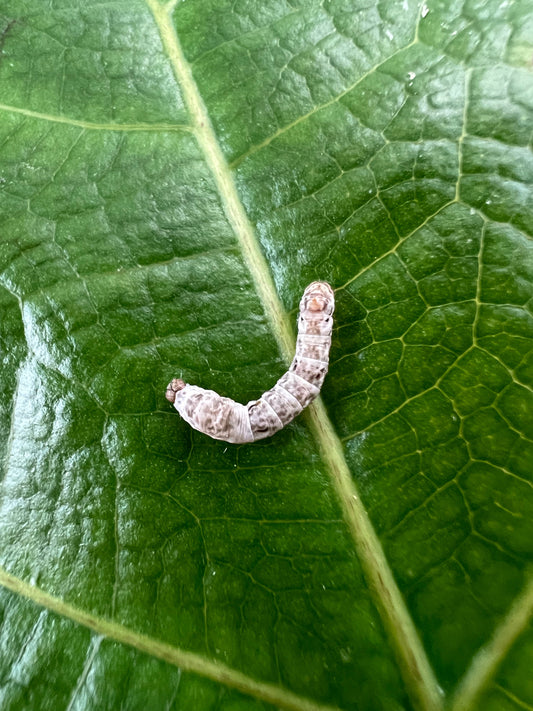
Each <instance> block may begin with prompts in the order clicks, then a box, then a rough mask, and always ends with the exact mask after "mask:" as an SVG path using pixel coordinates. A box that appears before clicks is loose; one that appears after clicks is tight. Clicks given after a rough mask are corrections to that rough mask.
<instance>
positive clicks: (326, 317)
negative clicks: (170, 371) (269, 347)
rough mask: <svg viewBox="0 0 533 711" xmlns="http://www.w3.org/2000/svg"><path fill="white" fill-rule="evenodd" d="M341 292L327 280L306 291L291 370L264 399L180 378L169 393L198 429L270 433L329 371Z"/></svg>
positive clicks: (224, 435)
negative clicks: (245, 398) (238, 398)
mask: <svg viewBox="0 0 533 711" xmlns="http://www.w3.org/2000/svg"><path fill="white" fill-rule="evenodd" d="M334 308H335V297H334V295H333V289H332V288H331V287H330V285H329V284H327V283H326V282H324V281H314V282H312V283H311V284H309V286H308V287H307V289H306V290H305V291H304V293H303V296H302V300H301V301H300V313H299V315H298V339H297V341H296V354H295V356H294V358H293V361H292V363H291V365H290V368H289V370H288V371H287V372H286V373H285V374H284V375H282V376H281V378H280V379H279V380H278V382H277V383H276V384H275V385H274V387H273V388H271V389H270V390H267V392H266V393H263V395H261V397H260V398H259V400H251V401H250V402H249V403H248V404H247V405H241V403H239V402H235V401H234V400H231V399H230V398H228V397H222V396H221V395H219V394H218V393H216V392H214V390H204V388H200V387H198V386H197V385H188V384H187V383H185V382H184V381H183V380H181V379H179V378H175V379H174V380H172V382H171V383H169V385H168V387H167V390H166V393H165V396H166V398H167V400H168V401H169V402H171V403H172V404H173V405H174V407H175V408H176V410H177V411H178V412H179V413H180V415H181V416H182V417H183V419H184V420H185V421H186V422H188V423H189V424H190V425H191V427H194V429H195V430H198V431H200V432H203V433H204V434H206V435H209V436H210V437H212V438H213V439H221V440H224V441H226V442H231V443H233V444H245V443H247V442H255V441H256V440H258V439H264V438H265V437H270V435H273V434H274V433H275V432H278V430H280V429H282V427H285V425H286V424H287V423H288V422H291V420H293V419H294V418H295V417H296V415H298V414H299V413H300V412H301V411H302V410H303V409H304V408H305V407H307V405H309V403H310V402H312V401H313V400H314V399H315V398H316V397H317V395H318V394H319V392H320V388H321V387H322V383H323V382H324V378H325V377H326V373H327V372H328V363H329V349H330V346H331V329H332V326H333V318H332V314H333V310H334Z"/></svg>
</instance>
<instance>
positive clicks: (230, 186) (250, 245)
mask: <svg viewBox="0 0 533 711" xmlns="http://www.w3.org/2000/svg"><path fill="white" fill-rule="evenodd" d="M146 3H147V5H148V7H149V8H150V10H151V12H152V15H153V17H154V19H155V22H156V25H157V27H158V30H159V33H160V36H161V40H162V43H163V47H164V49H165V50H166V52H167V54H168V57H169V60H170V62H171V64H172V68H173V71H174V75H175V77H176V80H177V82H178V85H179V86H180V88H181V91H182V96H183V100H184V101H185V104H186V106H187V109H188V111H189V115H190V117H191V121H192V124H193V127H194V129H195V134H196V138H197V141H198V143H199V146H200V148H201V149H202V151H203V153H204V156H205V159H206V163H207V164H208V166H209V168H210V170H211V173H212V175H213V177H214V180H215V182H216V184H217V188H218V191H219V194H220V198H221V201H222V203H223V206H224V210H225V212H226V216H227V218H228V221H229V223H230V224H231V226H232V228H233V230H234V233H235V235H236V237H237V240H238V242H239V245H240V247H241V250H242V253H243V257H244V259H245V262H246V263H247V266H248V269H249V272H250V275H251V277H252V279H253V281H254V284H255V287H256V290H257V292H258V295H259V298H260V299H261V301H262V303H263V308H264V310H265V313H266V315H267V317H268V319H269V321H270V325H271V329H272V333H273V334H274V336H275V338H276V340H277V342H278V345H279V348H280V351H281V353H282V355H283V356H284V358H285V360H286V362H290V360H291V359H292V356H293V354H294V349H295V343H294V337H293V334H292V331H291V329H290V325H289V321H288V314H287V313H286V311H285V310H284V309H283V306H282V304H281V302H280V300H279V298H278V294H277V291H276V288H275V285H274V281H273V278H272V274H271V271H270V269H269V266H268V263H267V261H266V259H265V257H264V255H263V253H262V251H261V249H260V246H259V242H258V240H257V238H256V236H255V232H254V229H253V227H252V225H251V224H250V221H249V220H248V216H247V215H246V212H245V210H244V206H243V204H242V202H241V199H240V197H239V195H238V193H237V189H236V186H235V182H234V180H233V176H232V173H231V171H230V167H229V165H228V163H227V161H226V159H225V157H224V155H223V153H222V150H221V148H220V145H219V143H218V140H217V137H216V135H215V132H214V130H213V128H212V125H211V121H210V117H209V114H208V112H207V109H206V107H205V105H204V103H203V100H202V97H201V95H200V92H199V89H198V87H197V85H196V82H195V80H194V78H193V75H192V71H191V67H190V65H189V64H188V62H187V60H186V59H185V56H184V54H183V51H182V49H181V45H180V42H179V39H178V36H177V34H176V31H175V28H174V24H173V22H172V18H171V10H172V8H173V5H172V4H171V5H170V6H168V5H167V6H164V5H160V4H159V2H158V0H146ZM414 41H416V37H415V40H414ZM309 421H310V426H311V430H312V433H313V435H314V437H315V439H316V441H317V443H318V446H319V449H320V451H321V455H322V460H323V462H324V464H325V467H326V468H327V470H328V471H329V473H330V476H331V478H332V481H333V484H334V486H335V490H336V492H337V495H338V497H339V499H340V503H341V507H342V510H343V513H344V517H345V520H346V523H347V525H348V528H349V531H350V534H351V536H352V539H353V541H354V544H355V548H356V551H357V554H358V557H359V560H360V562H361V564H362V566H363V569H364V572H365V575H366V577H367V581H368V583H369V585H370V589H371V591H372V594H373V597H374V600H375V602H376V604H377V606H378V609H379V610H380V613H381V616H382V619H383V622H384V624H385V627H386V628H387V631H388V633H389V636H390V639H391V641H392V643H393V646H394V648H395V651H396V655H397V658H398V661H399V664H400V667H401V669H402V674H403V678H404V682H405V684H406V687H407V689H408V691H409V693H410V695H411V697H412V700H413V702H414V704H415V705H416V706H417V707H419V708H421V709H423V710H424V711H438V710H439V709H440V708H441V706H442V700H441V693H440V690H439V686H438V684H437V681H436V678H435V676H434V674H433V670H432V668H431V666H430V664H429V661H428V659H427V656H426V654H425V651H424V648H423V646H422V644H421V642H420V639H419V637H418V634H417V632H416V629H415V625H414V623H413V620H412V619H411V616H410V615H409V612H408V611H407V608H406V606H405V603H404V601H403V598H402V596H401V593H400V591H399V589H398V587H397V585H396V582H395V580H394V577H393V574H392V571H391V569H390V567H389V565H388V563H387V560H386V558H385V554H384V552H383V548H382V546H381V543H380V541H379V539H378V537H377V535H376V532H375V531H374V529H373V527H372V524H371V523H370V520H369V518H368V515H367V513H366V511H365V509H364V507H363V505H362V503H361V500H360V498H359V495H358V492H357V490H356V488H355V485H354V483H353V479H352V476H351V472H350V469H349V467H348V465H347V463H346V459H345V457H344V452H343V449H342V444H341V442H340V440H339V438H338V436H337V434H336V432H335V430H334V428H333V425H332V423H331V421H330V419H329V417H328V416H327V413H326V410H325V407H324V405H323V403H322V402H321V401H320V400H317V401H315V403H313V405H312V406H311V407H310V408H309Z"/></svg>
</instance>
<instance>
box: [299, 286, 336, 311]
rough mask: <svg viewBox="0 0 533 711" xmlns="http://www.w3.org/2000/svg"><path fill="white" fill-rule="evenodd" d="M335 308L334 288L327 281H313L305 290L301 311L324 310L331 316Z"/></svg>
mask: <svg viewBox="0 0 533 711" xmlns="http://www.w3.org/2000/svg"><path fill="white" fill-rule="evenodd" d="M334 309H335V296H334V294H333V289H332V288H331V286H330V285H329V284H328V283H327V282H325V281H313V282H312V283H311V284H309V286H308V287H307V289H306V290H305V291H304V294H303V296H302V300H301V302H300V311H312V312H314V313H318V312H320V311H322V312H323V313H324V314H327V315H328V316H330V315H331V314H332V313H333V310H334Z"/></svg>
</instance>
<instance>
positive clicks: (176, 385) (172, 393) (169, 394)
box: [165, 378, 187, 404]
mask: <svg viewBox="0 0 533 711" xmlns="http://www.w3.org/2000/svg"><path fill="white" fill-rule="evenodd" d="M186 385H187V383H185V382H184V381H183V380H181V379H180V378H174V380H172V382H170V383H169V384H168V385H167V389H166V392H165V397H166V399H167V400H168V401H169V402H171V403H172V404H174V401H175V399H176V393H179V391H180V390H183V388H184V387H185V386H186Z"/></svg>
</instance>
